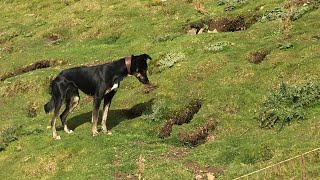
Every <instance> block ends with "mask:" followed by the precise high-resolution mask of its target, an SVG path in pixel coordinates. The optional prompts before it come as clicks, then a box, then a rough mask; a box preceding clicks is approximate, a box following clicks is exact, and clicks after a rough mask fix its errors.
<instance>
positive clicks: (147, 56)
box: [143, 54, 152, 60]
mask: <svg viewBox="0 0 320 180" xmlns="http://www.w3.org/2000/svg"><path fill="white" fill-rule="evenodd" d="M143 57H144V59H146V60H147V59H150V60H151V59H152V58H151V57H150V56H149V55H148V54H143Z"/></svg>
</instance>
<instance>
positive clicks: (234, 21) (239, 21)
mask: <svg viewBox="0 0 320 180" xmlns="http://www.w3.org/2000/svg"><path fill="white" fill-rule="evenodd" d="M257 20H258V17H255V16H253V17H250V18H244V17H243V16H237V17H220V18H217V19H200V20H198V21H194V22H190V23H189V24H187V25H186V27H185V30H186V32H187V33H189V34H199V33H202V32H209V33H212V32H214V33H217V32H234V31H241V30H246V29H248V28H249V27H250V26H251V25H252V24H254V23H256V22H257Z"/></svg>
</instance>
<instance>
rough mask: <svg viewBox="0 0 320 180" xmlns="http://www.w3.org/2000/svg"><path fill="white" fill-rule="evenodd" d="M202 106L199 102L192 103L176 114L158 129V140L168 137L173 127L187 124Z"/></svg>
mask: <svg viewBox="0 0 320 180" xmlns="http://www.w3.org/2000/svg"><path fill="white" fill-rule="evenodd" d="M201 105H202V102H201V101H200V100H194V101H192V102H191V103H190V104H189V105H188V106H187V107H186V108H185V109H182V110H181V111H179V112H177V113H176V114H175V115H174V116H173V117H172V118H170V119H169V120H167V121H166V123H165V124H164V125H163V126H162V127H161V128H160V132H159V134H158V136H159V137H160V138H166V137H169V136H170V134H171V132H172V126H173V125H175V124H176V125H182V124H184V123H189V122H190V121H191V120H192V118H193V116H194V114H196V113H198V111H199V110H200V108H201Z"/></svg>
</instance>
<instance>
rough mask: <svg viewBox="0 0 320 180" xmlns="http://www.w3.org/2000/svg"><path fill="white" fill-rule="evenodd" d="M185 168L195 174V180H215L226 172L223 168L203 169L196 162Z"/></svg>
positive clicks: (188, 164)
mask: <svg viewBox="0 0 320 180" xmlns="http://www.w3.org/2000/svg"><path fill="white" fill-rule="evenodd" d="M184 166H185V167H186V169H187V170H189V171H191V172H193V173H194V174H195V179H206V180H207V179H214V178H216V177H218V176H219V175H221V174H222V173H223V172H224V171H225V168H224V167H222V166H208V167H202V166H200V165H199V164H197V163H195V162H189V163H186V164H185V165H184Z"/></svg>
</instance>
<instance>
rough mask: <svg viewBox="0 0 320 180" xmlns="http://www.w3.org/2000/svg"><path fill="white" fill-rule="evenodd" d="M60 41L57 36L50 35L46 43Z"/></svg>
mask: <svg viewBox="0 0 320 180" xmlns="http://www.w3.org/2000/svg"><path fill="white" fill-rule="evenodd" d="M59 39H60V37H59V36H58V35H55V34H50V35H48V36H47V40H48V41H53V42H54V41H58V40H59Z"/></svg>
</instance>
